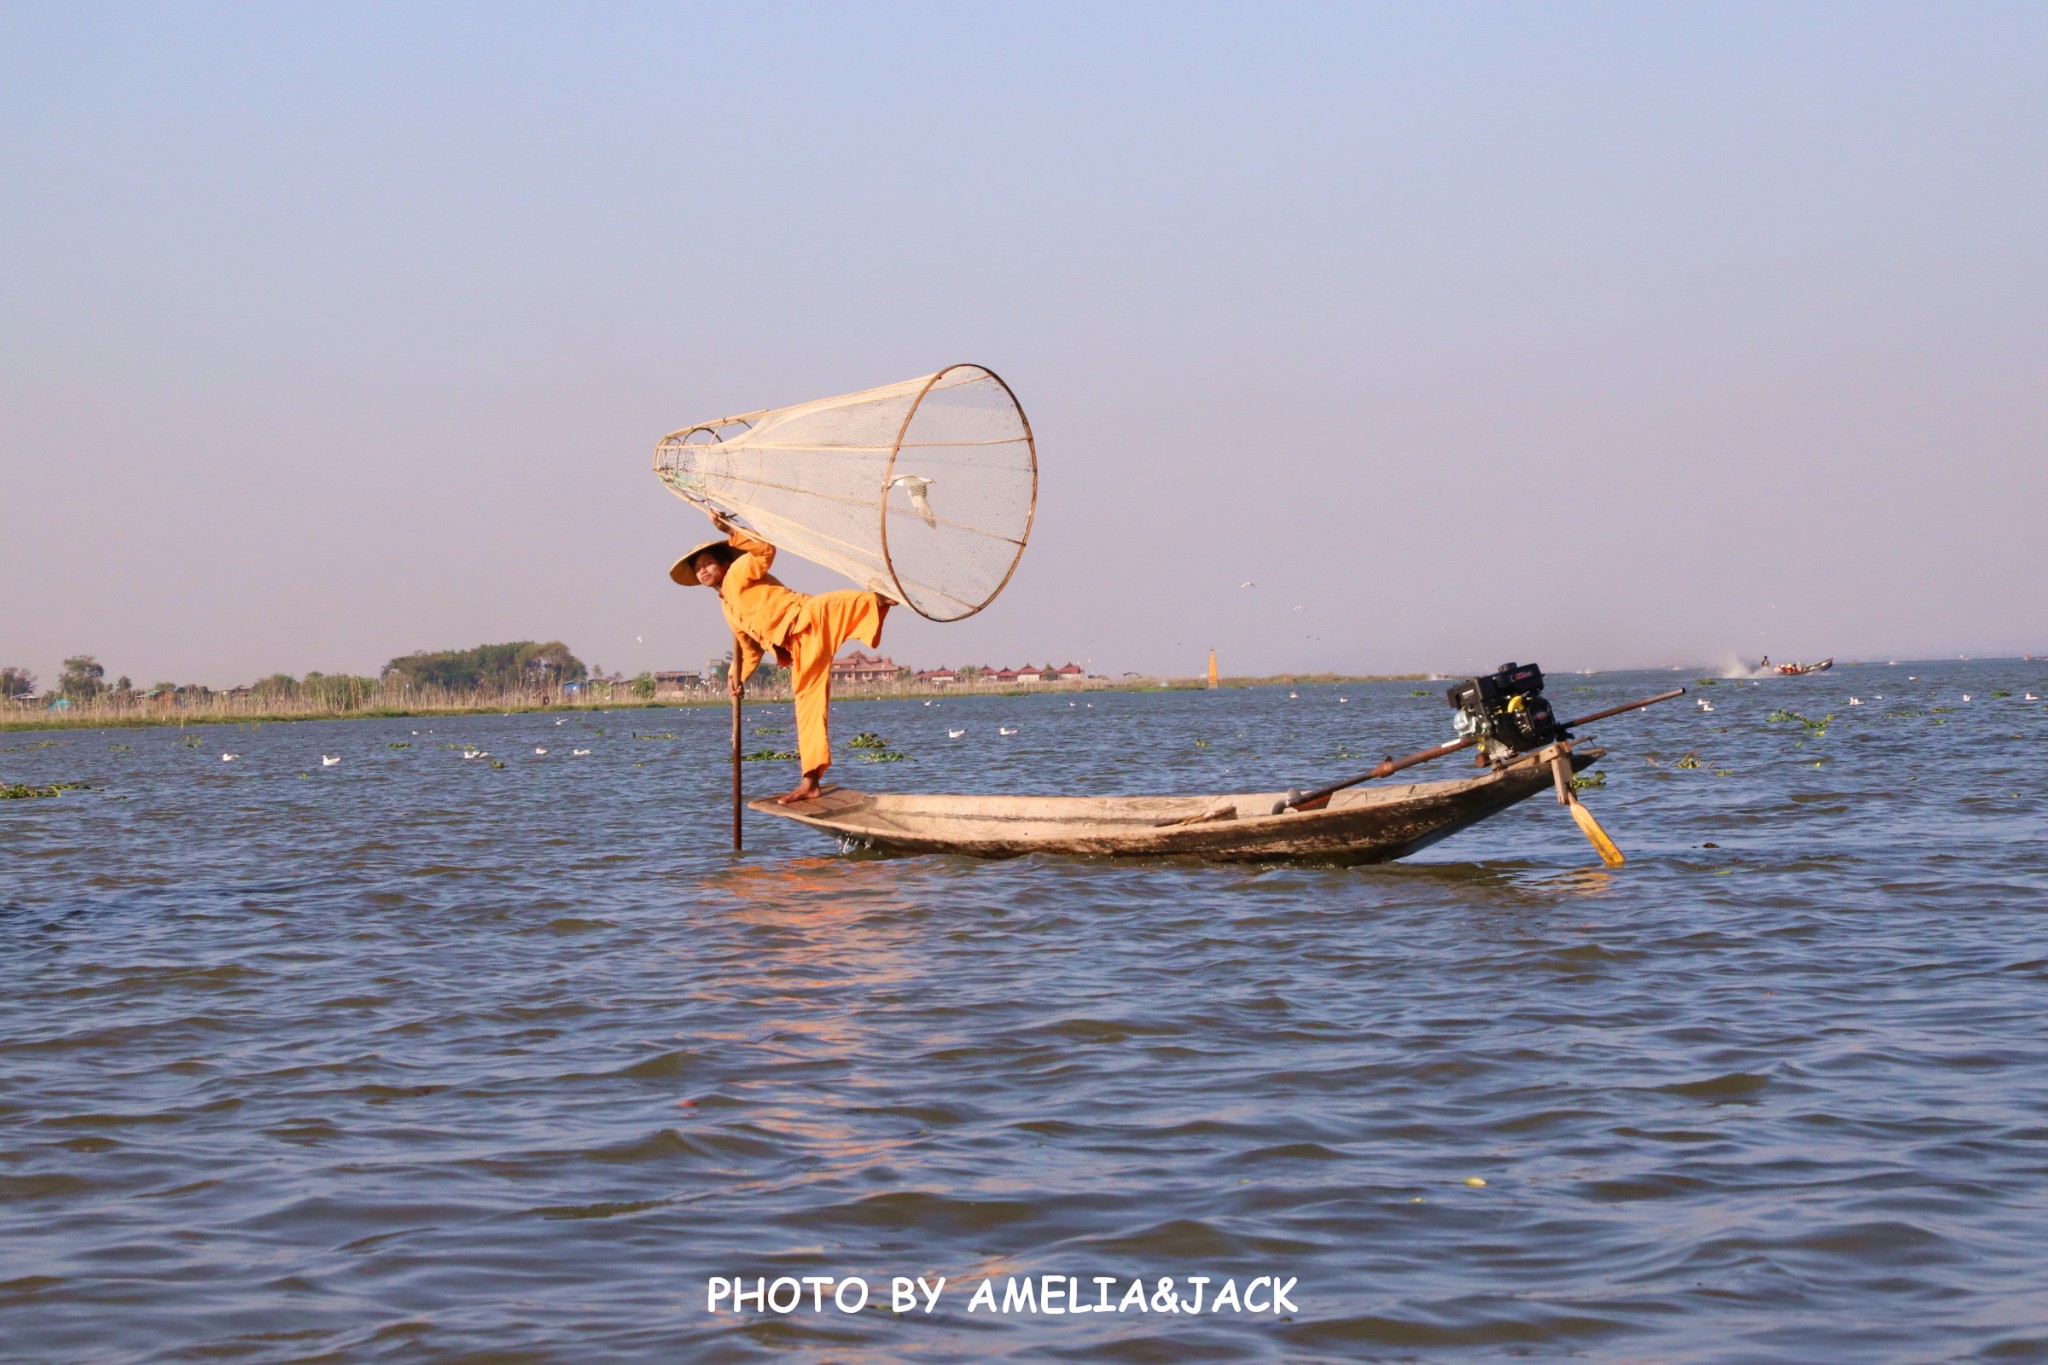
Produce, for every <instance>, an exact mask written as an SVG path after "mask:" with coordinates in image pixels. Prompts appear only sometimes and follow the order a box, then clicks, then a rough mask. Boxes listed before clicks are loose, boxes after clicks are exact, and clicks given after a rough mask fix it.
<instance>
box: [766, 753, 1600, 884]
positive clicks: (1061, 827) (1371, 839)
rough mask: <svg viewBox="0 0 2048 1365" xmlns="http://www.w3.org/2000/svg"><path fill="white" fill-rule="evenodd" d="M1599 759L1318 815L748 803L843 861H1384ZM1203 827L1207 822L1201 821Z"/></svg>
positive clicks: (1061, 802)
mask: <svg viewBox="0 0 2048 1365" xmlns="http://www.w3.org/2000/svg"><path fill="white" fill-rule="evenodd" d="M1603 753H1604V751H1603V750H1600V749H1582V750H1578V751H1576V752H1574V751H1573V749H1572V747H1571V745H1570V744H1569V743H1564V744H1559V745H1554V746H1552V747H1550V748H1547V749H1544V750H1540V751H1538V752H1536V753H1533V754H1527V755H1524V756H1522V757H1521V758H1518V759H1515V760H1513V761H1511V762H1509V763H1507V764H1505V765H1503V766H1502V767H1499V768H1494V769H1489V770H1488V771H1486V772H1484V773H1479V774H1476V775H1474V776H1471V777H1467V778H1461V779H1454V780H1452V781H1448V782H1413V783H1402V784H1385V785H1377V786H1374V785H1367V786H1362V787H1354V788H1352V789H1350V790H1348V791H1343V792H1339V793H1338V794H1337V795H1336V796H1335V797H1333V798H1332V799H1331V801H1330V804H1329V806H1328V807H1327V808H1325V809H1323V810H1320V811H1290V812H1288V813H1287V814H1284V815H1272V814H1269V813H1268V812H1270V811H1271V810H1272V807H1273V805H1274V803H1275V802H1277V801H1279V800H1280V799H1281V798H1282V797H1283V795H1284V793H1281V792H1252V793H1243V794H1236V795H1225V796H1123V797H1086V796H959V795H930V796H917V795H893V794H872V793H868V792H857V791H850V790H847V789H845V788H839V789H835V790H832V791H828V792H827V793H826V794H825V795H824V796H822V797H820V798H818V799H817V800H814V801H804V802H799V803H796V804H794V805H788V806H784V805H779V804H777V803H776V802H775V801H774V800H773V799H763V800H759V801H755V802H752V803H751V806H750V808H751V809H753V810H756V811H759V812H761V813H762V814H764V815H777V816H781V817H783V818H784V819H789V820H795V821H797V822H798V823H800V824H805V825H809V826H810V827H811V828H813V829H816V830H819V831H821V832H823V833H826V834H830V835H832V836H833V837H835V838H836V839H838V840H839V842H840V847H841V849H842V850H843V851H846V852H859V853H876V854H895V855H902V854H922V853H953V854H962V855H965V856H968V857H975V858H1015V857H1020V856H1022V855H1024V854H1029V853H1047V854H1060V855H1067V856H1073V857H1086V858H1181V859H1194V860H1198V861H1202V862H1223V863H1258V862H1303V863H1323V864H1332V865H1339V866H1341V865H1346V864H1356V863H1377V862H1387V861H1390V860H1392V859H1395V858H1401V857H1405V856H1407V855H1408V854H1411V853H1415V852H1417V851H1419V850H1421V849H1424V848H1427V847H1429V846H1430V845H1431V844H1434V843H1437V842H1439V841H1441V840H1443V839H1447V838H1449V837H1450V836H1451V835H1453V834H1456V833H1457V832H1458V831H1459V830H1462V829H1466V828H1469V827H1470V826H1472V825H1474V824H1477V823H1478V822H1479V821H1481V820H1484V819H1486V818H1487V817H1489V816H1492V815H1497V814H1499V813H1500V812H1501V811H1504V810H1506V809H1507V808H1508V807H1510V806H1512V805H1515V804H1516V803H1518V802H1521V801H1525V800H1527V799H1528V798H1530V797H1532V796H1535V795H1537V794H1539V793H1542V792H1547V791H1550V790H1551V789H1552V782H1553V779H1552V776H1551V768H1550V762H1551V758H1552V757H1553V756H1556V755H1560V754H1561V755H1563V756H1564V757H1565V758H1566V759H1567V760H1568V761H1569V762H1570V763H1571V766H1572V770H1573V771H1574V772H1576V771H1578V770H1579V769H1582V768H1585V767H1588V766H1589V765H1591V764H1592V763H1594V762H1596V761H1597V760H1598V759H1599V758H1600V757H1601V756H1602V755H1603ZM1204 817H1210V818H1204Z"/></svg>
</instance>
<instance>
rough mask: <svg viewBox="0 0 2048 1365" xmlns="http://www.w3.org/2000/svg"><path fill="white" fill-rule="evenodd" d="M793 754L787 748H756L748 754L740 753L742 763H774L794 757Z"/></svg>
mask: <svg viewBox="0 0 2048 1365" xmlns="http://www.w3.org/2000/svg"><path fill="white" fill-rule="evenodd" d="M795 757H796V755H795V754H793V753H791V752H789V750H787V749H756V750H754V752H752V753H750V754H742V755H740V762H742V763H774V762H779V761H781V760H783V759H794V758H795Z"/></svg>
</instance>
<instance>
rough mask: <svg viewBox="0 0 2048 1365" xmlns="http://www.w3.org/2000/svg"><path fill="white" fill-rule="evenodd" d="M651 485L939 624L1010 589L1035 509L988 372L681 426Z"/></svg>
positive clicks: (1027, 467)
mask: <svg viewBox="0 0 2048 1365" xmlns="http://www.w3.org/2000/svg"><path fill="white" fill-rule="evenodd" d="M654 472H655V473H656V474H657V475H658V476H660V478H661V481H662V482H663V483H664V484H666V485H668V487H669V489H670V491H672V492H674V493H675V494H676V495H677V496H679V497H681V498H684V499H686V500H688V501H690V502H692V503H695V504H697V505H698V506H700V507H707V508H710V509H713V510H715V511H719V512H723V513H725V514H726V515H727V516H729V517H730V518H732V519H733V520H734V521H735V522H738V523H739V524H741V525H743V526H746V527H748V528H749V529H751V530H752V531H753V532H754V533H755V534H757V535H759V536H760V537H761V538H762V539H763V540H766V541H769V542H770V543H771V544H773V545H775V546H776V547H777V548H778V549H779V550H782V551H784V552H786V553H789V554H793V555H799V556H801V557H802V558H804V559H808V560H810V561H811V562H812V563H815V564H821V565H823V566H824V567H826V568H828V569H831V570H834V571H835V572H838V573H842V574H844V575H846V576H847V577H848V578H850V579H852V580H853V581H854V582H855V583H858V584H859V585H860V586H862V587H864V588H871V589H873V590H875V591H877V592H881V593H884V594H886V595H888V596H890V597H893V598H895V599H896V600H897V601H899V602H902V603H904V604H906V605H907V606H909V607H911V608H912V609H913V610H915V611H916V612H917V613H918V614H919V615H921V616H926V617H929V618H931V619H932V620H934V621H957V620H959V619H960V618H961V617H963V616H972V615H973V614H974V613H975V612H977V611H980V610H981V609H982V608H983V607H985V606H987V605H988V604H989V603H990V602H991V601H993V600H994V599H995V596H996V594H997V593H999V592H1001V591H1002V589H1003V585H1004V584H1005V583H1007V582H1009V580H1010V574H1011V572H1012V571H1013V570H1015V568H1016V567H1017V560H1018V558H1019V556H1021V555H1022V554H1023V553H1024V542H1025V541H1026V540H1027V539H1028V538H1029V537H1030V534H1031V514H1032V510H1033V508H1034V507H1035V506H1036V504H1037V500H1038V459H1037V453H1036V449H1035V447H1034V446H1033V443H1032V440H1031V424H1030V423H1029V422H1028V421H1027V420H1025V417H1024V410H1023V408H1021V407H1019V406H1018V404H1017V398H1016V395H1014V394H1012V393H1011V392H1010V388H1009V385H1007V384H1005V383H1003V381H1002V380H1001V379H999V378H997V377H996V376H995V375H994V374H993V373H991V372H990V371H988V370H985V369H983V368H982V367H981V366H979V365H953V366H949V367H948V368H946V369H943V370H940V371H939V372H938V373H937V374H932V375H925V376H924V377H922V378H919V379H906V380H904V381H903V382H902V383H900V384H889V385H885V386H884V387H882V388H879V389H869V390H867V391H866V392H864V393H850V394H846V395H844V396H842V397H839V398H821V399H818V400H816V401H815V402H810V403H799V404H797V405H796V406H795V407H788V408H773V409H770V410H768V411H765V412H749V413H742V414H741V415H739V416H737V417H721V418H719V419H718V420H717V421H713V422H700V423H698V424H697V425H696V426H692V427H684V428H682V429H681V430H679V431H672V432H670V433H669V434H668V435H666V436H664V437H662V438H661V440H660V442H659V443H657V444H656V445H655V447H654Z"/></svg>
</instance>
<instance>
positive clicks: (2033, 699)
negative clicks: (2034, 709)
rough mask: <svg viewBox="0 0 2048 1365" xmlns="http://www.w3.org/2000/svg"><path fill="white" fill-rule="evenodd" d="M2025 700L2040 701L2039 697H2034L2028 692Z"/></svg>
mask: <svg viewBox="0 0 2048 1365" xmlns="http://www.w3.org/2000/svg"><path fill="white" fill-rule="evenodd" d="M2026 699H2027V700H2028V701H2039V700H2041V699H2040V698H2039V697H2037V696H2035V695H2034V694H2033V693H2032V692H2029V693H2027V698H2026Z"/></svg>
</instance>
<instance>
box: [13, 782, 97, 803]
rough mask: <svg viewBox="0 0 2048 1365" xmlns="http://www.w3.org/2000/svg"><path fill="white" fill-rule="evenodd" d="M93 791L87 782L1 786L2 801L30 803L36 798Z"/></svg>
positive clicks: (26, 783)
mask: <svg viewBox="0 0 2048 1365" xmlns="http://www.w3.org/2000/svg"><path fill="white" fill-rule="evenodd" d="M90 790H92V787H91V784H90V783H86V782H51V783H49V784H47V785H45V786H41V787H38V786H35V785H34V784H32V783H28V782H9V783H6V784H4V785H0V801H28V800H33V799H34V798H36V797H43V796H55V795H56V794H57V793H58V792H82V791H90Z"/></svg>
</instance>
